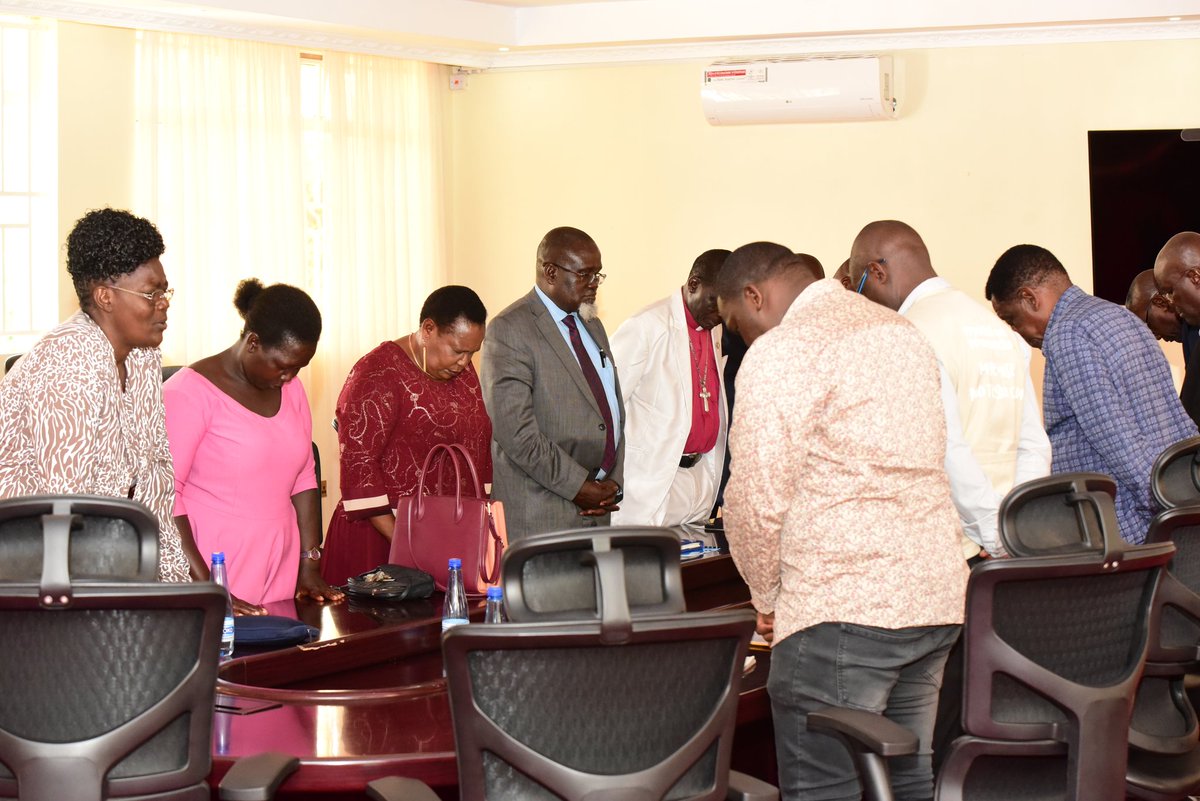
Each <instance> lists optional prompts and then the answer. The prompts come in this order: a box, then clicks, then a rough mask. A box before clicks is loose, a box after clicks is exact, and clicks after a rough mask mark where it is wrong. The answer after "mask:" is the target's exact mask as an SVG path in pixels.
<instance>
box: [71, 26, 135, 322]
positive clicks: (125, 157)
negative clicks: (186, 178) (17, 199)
mask: <svg viewBox="0 0 1200 801" xmlns="http://www.w3.org/2000/svg"><path fill="white" fill-rule="evenodd" d="M135 35H136V34H135V33H134V32H133V31H130V30H125V29H123V28H105V27H101V26H98V25H78V24H75V23H71V22H62V23H59V26H58V52H59V70H58V119H59V125H58V149H59V159H58V191H59V196H58V210H59V225H58V234H59V236H58V241H59V243H60V244H62V243H64V242H66V239H67V234H68V233H70V232H71V226H72V225H74V224H75V221H76V220H78V219H79V218H80V217H82V216H83V215H84V214H85V213H86V212H87V211H88V210H89V209H95V208H102V207H104V206H112V207H114V208H122V209H125V208H129V207H130V206H131V205H132V203H133V149H134V148H133V122H134V109H133V87H134V83H133V45H134V37H135ZM59 267H60V269H61V270H62V272H61V273H60V275H62V276H63V280H61V281H60V282H59V309H60V311H61V314H60V315H59V316H60V317H67V316H68V315H70V314H72V313H74V311H75V310H76V309H78V308H79V302H78V300H77V299H76V297H75V290H74V288H73V287H72V286H71V282H70V280H69V279H67V278H66V249H65V248H62V249H60V251H59Z"/></svg>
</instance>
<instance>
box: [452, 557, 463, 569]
mask: <svg viewBox="0 0 1200 801" xmlns="http://www.w3.org/2000/svg"><path fill="white" fill-rule="evenodd" d="M456 567H457V568H461V567H462V560H461V559H459V558H458V557H457V556H451V557H450V569H451V570H453V569H454V568H456Z"/></svg>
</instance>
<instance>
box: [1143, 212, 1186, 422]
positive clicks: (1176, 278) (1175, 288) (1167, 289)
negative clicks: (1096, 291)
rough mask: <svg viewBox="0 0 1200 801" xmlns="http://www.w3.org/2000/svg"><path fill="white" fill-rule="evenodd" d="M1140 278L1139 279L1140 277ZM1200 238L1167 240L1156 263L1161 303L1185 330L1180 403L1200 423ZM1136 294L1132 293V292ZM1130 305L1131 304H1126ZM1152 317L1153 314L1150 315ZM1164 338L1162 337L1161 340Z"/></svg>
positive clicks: (1179, 235)
mask: <svg viewBox="0 0 1200 801" xmlns="http://www.w3.org/2000/svg"><path fill="white" fill-rule="evenodd" d="M1139 277H1140V276H1139ZM1198 281H1200V234H1198V233H1196V232H1195V231H1184V232H1182V233H1178V234H1175V236H1173V237H1171V238H1170V239H1168V240H1167V244H1165V245H1163V248H1162V250H1160V251H1159V252H1158V258H1157V259H1155V260H1154V282H1155V285H1156V286H1157V287H1158V288H1159V290H1160V292H1159V293H1158V295H1156V296H1155V300H1158V299H1160V298H1161V299H1162V300H1164V301H1165V302H1166V303H1167V304H1168V305H1170V306H1171V308H1172V309H1173V311H1174V313H1175V314H1176V315H1177V316H1178V318H1179V320H1180V324H1181V325H1182V326H1183V328H1182V329H1181V330H1180V333H1181V338H1182V340H1183V360H1184V375H1183V390H1182V391H1181V392H1180V393H1179V399H1180V400H1181V401H1182V402H1183V407H1184V408H1185V409H1187V413H1188V415H1189V416H1191V418H1192V420H1194V421H1196V422H1197V423H1200V348H1197V347H1196V346H1195V345H1196V338H1197V330H1198V329H1200V289H1198V288H1197V282H1198ZM1132 291H1133V290H1132V289H1131V290H1130V292H1132ZM1126 305H1128V304H1126ZM1151 313H1152V314H1153V313H1154V312H1153V311H1151ZM1161 338H1162V337H1160V339H1161Z"/></svg>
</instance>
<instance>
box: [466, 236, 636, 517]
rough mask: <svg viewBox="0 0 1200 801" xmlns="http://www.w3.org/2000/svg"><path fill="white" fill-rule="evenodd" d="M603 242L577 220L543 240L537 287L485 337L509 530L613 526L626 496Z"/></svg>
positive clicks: (496, 464) (486, 392)
mask: <svg viewBox="0 0 1200 801" xmlns="http://www.w3.org/2000/svg"><path fill="white" fill-rule="evenodd" d="M600 270H601V264H600V249H599V248H598V247H596V243H595V242H594V241H593V240H592V238H591V237H590V236H588V235H587V234H586V233H584V232H583V231H580V230H579V229H577V228H555V229H554V230H552V231H550V233H548V234H546V236H545V237H544V238H543V239H542V242H541V244H540V245H538V251H537V268H536V281H535V287H534V289H533V290H532V291H530V292H529V294H527V295H525V296H524V297H523V298H521V299H520V300H518V301H516V302H515V303H513V304H512V305H511V306H509V307H508V308H507V309H505V310H504V311H502V312H500V313H499V314H498V315H496V317H495V318H494V319H493V320H492V321H491V322H490V324H489V325H488V330H487V336H486V337H485V338H484V342H483V355H482V360H481V361H482V369H481V371H480V383H481V384H482V386H483V402H484V404H485V405H486V406H487V410H488V414H489V415H491V418H492V497H493V498H496V499H498V500H500V501H503V502H504V511H505V517H506V521H507V525H508V537H509V539H510V540H512V541H515V540H518V539H520V538H522V537H526V536H530V535H533V534H543V533H546V532H551V531H561V530H563V529H569V528H578V527H580V526H589V525H608V524H609V513H610V512H613V511H615V510H616V509H617V508H618V507H617V504H618V503H619V502H620V500H621V495H622V492H621V469H622V461H623V459H624V451H625V443H624V442H623V441H622V437H621V430H622V424H623V421H624V419H625V410H624V407H623V406H622V404H621V391H620V385H619V384H618V383H617V371H616V367H615V365H614V364H613V361H612V356H611V351H610V349H609V344H608V336H607V335H606V334H605V332H604V326H603V324H601V322H600V321H599V320H598V319H596V289H597V287H599V286H600V284H601V283H602V282H603V281H604V274H603V273H601V272H600Z"/></svg>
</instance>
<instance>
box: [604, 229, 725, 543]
mask: <svg viewBox="0 0 1200 801" xmlns="http://www.w3.org/2000/svg"><path fill="white" fill-rule="evenodd" d="M728 255H729V251H728V250H706V251H704V252H703V253H701V254H700V255H699V256H698V257H696V260H695V261H694V262H693V263H692V266H691V269H690V270H689V271H688V275H687V281H686V282H685V283H684V285H683V287H682V288H681V289H679V290H677V291H675V292H672V293H671V294H670V295H668V296H667V297H665V298H663V299H662V300H658V301H655V302H654V303H652V304H650V305H649V306H647V307H646V308H644V309H642V310H641V311H639V312H637V313H636V314H634V315H633V316H631V317H630V318H629V319H627V320H626V321H625V322H623V323H621V326H620V327H619V328H618V329H617V330H616V332H615V333H614V334H613V338H612V346H613V356H614V357H615V360H616V363H617V364H619V365H620V366H621V368H620V369H621V394H622V400H623V401H624V403H625V409H626V410H627V412H628V414H629V419H628V420H627V421H626V422H625V440H626V447H625V453H626V456H627V458H626V460H625V462H626V463H625V482H626V483H627V484H628V485H629V492H628V493H626V495H625V498H624V500H623V501H622V502H621V509H620V511H617V512H614V513H613V517H612V521H613V525H649V526H678V525H682V524H698V525H701V526H702V525H704V524H705V523H706V522H708V519H709V516H710V515H711V513H712V508H713V504H714V503H715V502H716V497H717V489H718V486H719V484H720V481H721V469H722V467H723V466H724V464H725V436H726V432H727V431H728V425H729V407H728V404H727V403H726V399H725V392H724V391H723V384H722V381H721V367H722V365H723V363H724V361H725V359H724V355H723V353H722V351H721V330H720V329H719V328H718V326H719V324H720V322H721V316H720V315H719V314H717V291H716V278H717V274H718V273H719V272H720V271H721V265H723V264H724V263H725V258H726V257H727V256H728Z"/></svg>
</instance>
